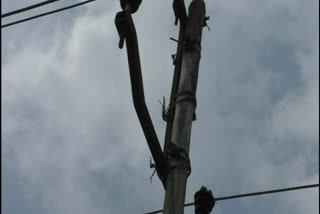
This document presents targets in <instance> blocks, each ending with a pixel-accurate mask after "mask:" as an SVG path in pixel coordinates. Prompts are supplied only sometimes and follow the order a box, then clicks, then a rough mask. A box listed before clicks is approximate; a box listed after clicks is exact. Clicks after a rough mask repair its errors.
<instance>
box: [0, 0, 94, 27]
mask: <svg viewBox="0 0 320 214" xmlns="http://www.w3.org/2000/svg"><path fill="white" fill-rule="evenodd" d="M94 1H97V0H88V1H84V2H80V3H77V4H73V5H70V6H67V7H63V8H60V9H57V10H53V11H49V12H46V13H42V14H39V15H36V16H31V17H29V18H25V19H21V20H18V21H15V22H11V23H8V24H4V25H1V28H5V27H9V26H12V25H16V24H19V23H22V22H26V21H30V20H32V19H36V18H40V17H42V16H47V15H51V14H53V13H58V12H61V11H64V10H68V9H71V8H74V7H78V6H81V5H84V4H88V3H91V2H94Z"/></svg>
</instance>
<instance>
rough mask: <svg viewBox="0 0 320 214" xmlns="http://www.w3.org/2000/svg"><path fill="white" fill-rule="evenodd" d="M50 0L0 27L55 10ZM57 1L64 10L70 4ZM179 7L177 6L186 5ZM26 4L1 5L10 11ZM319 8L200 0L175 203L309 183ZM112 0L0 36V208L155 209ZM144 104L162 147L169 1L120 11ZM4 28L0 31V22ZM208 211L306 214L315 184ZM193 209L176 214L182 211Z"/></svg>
mask: <svg viewBox="0 0 320 214" xmlns="http://www.w3.org/2000/svg"><path fill="white" fill-rule="evenodd" d="M66 2H67V1H57V2H55V3H54V4H48V5H46V6H45V7H39V8H37V9H34V10H33V9H32V10H29V11H26V12H25V13H20V14H16V15H15V16H12V17H11V16H10V17H7V18H6V20H5V21H6V23H9V22H14V21H16V20H22V19H24V18H26V17H32V16H37V15H39V14H42V13H45V12H47V11H54V10H56V9H57V8H63V7H66V6H67V5H66ZM80 2H81V1H80V0H68V4H70V5H74V4H78V3H80ZM190 2H191V0H186V1H185V3H186V6H188V5H189V4H190ZM37 3H39V0H3V1H2V11H14V10H17V9H19V8H24V7H26V6H28V5H34V4H37ZM318 8H319V1H314V0H306V1H292V0H270V1H258V0H241V1H223V0H215V1H206V16H210V17H211V18H210V20H208V25H209V26H210V27H211V28H212V30H211V31H209V30H208V29H207V28H204V29H203V35H202V43H201V44H202V47H201V61H200V67H199V77H198V88H197V108H196V115H197V120H196V121H194V123H193V126H192V135H191V148H190V151H191V153H190V160H191V164H192V166H191V167H192V173H191V174H190V176H189V178H188V184H187V191H186V202H190V201H194V199H193V196H194V193H195V192H196V191H198V190H199V188H200V187H201V186H206V187H208V188H210V189H211V190H212V191H213V192H214V195H217V196H225V195H227V196H228V195H230V193H247V192H254V191H256V190H268V189H272V188H274V187H280V188H281V187H287V186H289V187H290V186H295V185H297V184H298V185H299V184H312V183H318V178H319V159H318V157H319V144H318V142H319V121H318V118H319V90H318V89H319V81H318V79H319V72H318V71H319V60H318V59H319V51H318V46H319V29H318V26H319V22H318V20H319V13H318ZM120 10H121V7H120V3H119V1H116V0H115V1H96V2H95V3H94V4H86V5H83V6H82V7H78V8H77V9H75V10H68V11H66V13H56V15H54V16H46V17H45V18H41V19H40V18H39V19H38V18H36V19H34V20H33V21H32V22H31V21H30V22H24V23H23V24H21V25H16V26H15V27H13V26H12V27H7V28H5V29H2V47H1V48H2V49H1V51H2V58H1V60H2V82H1V86H2V88H1V89H2V112H1V113H2V115H1V116H2V130H1V131H2V181H3V183H2V187H3V188H2V190H1V191H2V194H3V195H5V196H6V197H3V198H2V205H3V206H2V208H1V209H2V210H1V211H3V213H10V214H20V213H21V212H23V213H25V214H31V213H32V214H42V213H47V214H57V213H59V214H70V213H77V214H88V213H95V214H105V213H110V214H121V213H128V211H129V212H130V213H144V212H146V211H152V210H154V209H155V208H156V209H161V208H162V207H163V199H164V190H163V187H162V186H161V182H160V181H159V179H158V178H157V177H153V180H152V184H150V179H149V178H150V176H151V175H152V172H153V169H150V168H149V161H150V152H149V149H148V146H147V143H146V141H145V138H144V135H143V132H142V130H141V128H140V126H139V121H138V119H137V116H136V113H135V110H134V106H133V103H132V97H131V88H130V79H129V78H130V77H129V71H128V61H127V56H126V54H125V53H124V52H123V51H122V50H119V48H118V42H119V36H118V33H117V29H116V26H115V24H114V20H115V15H116V13H117V12H118V11H120ZM132 17H133V19H134V22H135V27H136V31H137V36H138V42H139V49H140V59H141V69H142V75H143V82H144V90H145V99H146V103H147V105H148V109H149V111H150V115H151V117H152V120H153V123H154V126H155V130H156V132H157V135H158V138H159V141H160V143H161V144H162V145H161V146H162V147H163V142H164V133H165V122H164V121H163V120H162V116H161V114H162V106H161V105H160V104H159V102H158V100H162V97H163V96H165V97H166V100H169V96H170V89H171V83H172V77H173V70H174V66H173V64H172V63H173V62H172V58H171V55H172V54H175V52H176V45H177V43H176V42H174V41H172V40H170V39H169V38H176V39H177V38H178V31H179V29H178V27H177V26H175V25H174V23H175V17H174V13H173V9H172V1H143V2H142V3H141V5H140V7H139V11H137V12H136V13H135V14H133V16H132ZM2 20H4V19H2ZM3 24H5V23H3ZM213 212H214V213H219V214H229V213H259V214H276V213H290V214H301V213H308V214H309V213H319V189H318V188H314V189H305V190H303V191H302V190H301V191H291V192H290V193H287V194H273V195H272V197H250V200H249V199H243V200H224V201H223V203H222V202H221V203H219V206H215V208H214V210H213ZM193 213H194V208H193V207H192V206H190V207H186V208H185V214H193Z"/></svg>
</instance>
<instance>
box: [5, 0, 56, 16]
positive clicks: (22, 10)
mask: <svg viewBox="0 0 320 214" xmlns="http://www.w3.org/2000/svg"><path fill="white" fill-rule="evenodd" d="M56 1H60V0H47V1H44V2H40V3H37V4H33V5H30V6H28V7H24V8H21V9H18V10H14V11H11V12H8V13H5V14H1V18H5V17H8V16H12V15H15V14H18V13H22V12H25V11H28V10H32V9H34V8H37V7H41V6H44V5H47V4H51V3H53V2H56Z"/></svg>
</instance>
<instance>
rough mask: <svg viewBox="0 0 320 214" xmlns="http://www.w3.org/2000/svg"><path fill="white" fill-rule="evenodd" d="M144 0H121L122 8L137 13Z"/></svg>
mask: <svg viewBox="0 0 320 214" xmlns="http://www.w3.org/2000/svg"><path fill="white" fill-rule="evenodd" d="M141 2H142V0H120V5H121V7H122V10H124V11H127V12H130V13H135V12H136V11H137V10H138V9H139V6H140V4H141Z"/></svg>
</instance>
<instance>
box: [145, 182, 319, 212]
mask: <svg viewBox="0 0 320 214" xmlns="http://www.w3.org/2000/svg"><path fill="white" fill-rule="evenodd" d="M314 187H319V184H310V185H304V186H295V187H289V188H283V189H274V190H267V191H262V192H252V193H245V194H239V195H231V196H224V197H219V198H215V200H216V201H223V200H228V199H234V198H242V197H249V196H256V195H264V194H271V193H278V192H286V191H292V190H299V189H306V188H314ZM192 205H194V202H191V203H187V204H185V205H184V207H188V206H192ZM162 211H163V210H156V211H152V212H148V213H144V214H156V213H161V212H162Z"/></svg>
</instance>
